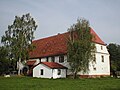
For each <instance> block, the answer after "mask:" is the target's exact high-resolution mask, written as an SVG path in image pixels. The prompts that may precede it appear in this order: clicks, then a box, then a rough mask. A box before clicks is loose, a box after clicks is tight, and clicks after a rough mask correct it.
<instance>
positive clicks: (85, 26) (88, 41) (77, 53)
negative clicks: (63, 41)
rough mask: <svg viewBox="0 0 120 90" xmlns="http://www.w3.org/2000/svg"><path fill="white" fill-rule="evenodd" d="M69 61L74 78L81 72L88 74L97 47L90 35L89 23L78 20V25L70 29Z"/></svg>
mask: <svg viewBox="0 0 120 90" xmlns="http://www.w3.org/2000/svg"><path fill="white" fill-rule="evenodd" d="M68 32H69V34H70V35H69V38H68V52H67V55H68V61H69V63H70V66H71V70H72V72H73V74H74V78H75V77H76V74H77V73H78V72H79V71H82V72H83V73H85V72H88V70H89V68H88V66H89V62H90V61H91V60H92V57H93V53H94V51H95V45H94V43H93V42H92V39H93V38H94V36H93V35H92V34H91V33H90V27H89V22H88V21H87V20H85V19H78V20H77V23H76V24H74V25H73V26H71V28H69V29H68Z"/></svg>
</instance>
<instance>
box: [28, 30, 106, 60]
mask: <svg viewBox="0 0 120 90" xmlns="http://www.w3.org/2000/svg"><path fill="white" fill-rule="evenodd" d="M91 34H93V35H94V37H95V38H94V39H93V42H95V43H98V44H102V45H105V43H104V42H103V41H102V40H101V39H100V37H99V36H98V35H97V34H96V33H95V32H94V31H93V29H91ZM68 35H69V33H63V34H58V35H55V36H51V37H47V38H43V39H39V40H35V41H33V44H34V45H35V47H36V48H35V49H34V50H33V51H32V52H30V58H41V57H47V56H54V55H60V54H66V53H67V37H68Z"/></svg>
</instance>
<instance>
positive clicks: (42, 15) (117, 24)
mask: <svg viewBox="0 0 120 90" xmlns="http://www.w3.org/2000/svg"><path fill="white" fill-rule="evenodd" d="M27 13H30V14H31V16H32V17H33V18H34V19H35V21H36V23H37V25H38V28H37V30H36V31H35V35H34V36H35V39H40V38H45V37H49V36H53V35H57V34H58V33H64V32H66V31H67V30H68V28H70V26H71V25H73V24H75V23H76V21H77V19H78V18H85V19H86V20H88V21H89V23H90V26H91V28H93V29H94V31H95V32H96V33H97V34H98V35H99V37H100V38H101V39H102V40H103V41H104V42H105V43H106V44H109V43H116V44H120V0H0V40H1V37H2V36H3V35H4V32H5V31H6V30H7V28H8V25H12V23H13V21H14V19H15V16H20V17H21V16H22V15H23V14H27Z"/></svg>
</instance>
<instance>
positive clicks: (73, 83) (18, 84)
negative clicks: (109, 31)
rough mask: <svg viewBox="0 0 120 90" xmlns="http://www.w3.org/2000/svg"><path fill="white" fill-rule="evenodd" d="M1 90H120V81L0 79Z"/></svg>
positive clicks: (113, 79)
mask: <svg viewBox="0 0 120 90" xmlns="http://www.w3.org/2000/svg"><path fill="white" fill-rule="evenodd" d="M0 90H120V79H115V78H100V79H99V78H98V79H75V80H74V79H41V78H31V77H10V78H4V77H0Z"/></svg>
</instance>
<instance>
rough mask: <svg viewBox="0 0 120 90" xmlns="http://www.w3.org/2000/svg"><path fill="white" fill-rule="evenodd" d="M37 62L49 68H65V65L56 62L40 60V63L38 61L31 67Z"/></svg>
mask: <svg viewBox="0 0 120 90" xmlns="http://www.w3.org/2000/svg"><path fill="white" fill-rule="evenodd" d="M39 64H43V65H45V66H47V67H49V68H51V69H67V67H65V66H63V65H61V64H59V63H56V62H41V63H38V64H37V65H34V66H33V67H32V68H34V67H36V66H38V65H39Z"/></svg>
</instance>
